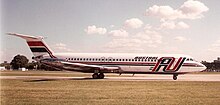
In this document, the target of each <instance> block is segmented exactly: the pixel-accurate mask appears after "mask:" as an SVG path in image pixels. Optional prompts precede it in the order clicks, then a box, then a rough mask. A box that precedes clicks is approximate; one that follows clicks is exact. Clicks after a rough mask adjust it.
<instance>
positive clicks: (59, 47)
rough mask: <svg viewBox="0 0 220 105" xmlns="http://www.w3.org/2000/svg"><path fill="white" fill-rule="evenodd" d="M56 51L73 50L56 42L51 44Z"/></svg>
mask: <svg viewBox="0 0 220 105" xmlns="http://www.w3.org/2000/svg"><path fill="white" fill-rule="evenodd" d="M52 47H53V48H54V49H55V50H56V51H57V52H73V50H72V49H70V48H68V47H67V45H66V44H64V43H57V44H55V45H54V46H52Z"/></svg>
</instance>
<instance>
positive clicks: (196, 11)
mask: <svg viewBox="0 0 220 105" xmlns="http://www.w3.org/2000/svg"><path fill="white" fill-rule="evenodd" d="M208 10H209V8H208V7H207V6H205V5H204V4H203V3H202V2H200V1H195V0H188V1H186V2H184V4H183V5H181V6H180V7H179V8H177V9H173V8H172V7H170V6H157V5H154V6H152V7H149V8H148V9H147V10H146V15H148V16H154V17H158V18H161V19H170V20H174V19H197V18H201V17H203V14H202V13H204V12H207V11H208Z"/></svg>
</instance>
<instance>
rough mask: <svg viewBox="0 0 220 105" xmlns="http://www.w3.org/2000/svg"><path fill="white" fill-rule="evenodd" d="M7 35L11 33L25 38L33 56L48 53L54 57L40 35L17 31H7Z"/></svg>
mask: <svg viewBox="0 0 220 105" xmlns="http://www.w3.org/2000/svg"><path fill="white" fill-rule="evenodd" d="M8 35H13V36H17V37H20V38H22V39H25V40H26V42H27V44H28V46H29V47H30V49H31V52H32V53H33V55H34V57H41V56H42V55H45V54H49V55H50V57H51V58H56V57H55V56H54V55H53V52H52V50H51V49H50V48H49V47H48V46H47V44H46V43H45V42H44V40H43V37H42V36H38V37H36V36H30V35H23V34H17V33H8Z"/></svg>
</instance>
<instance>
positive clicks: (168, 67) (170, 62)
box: [152, 57, 186, 72]
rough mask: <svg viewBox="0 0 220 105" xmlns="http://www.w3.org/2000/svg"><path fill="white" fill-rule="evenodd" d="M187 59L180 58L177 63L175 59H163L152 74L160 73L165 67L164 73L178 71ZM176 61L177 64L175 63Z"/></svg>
mask: <svg viewBox="0 0 220 105" xmlns="http://www.w3.org/2000/svg"><path fill="white" fill-rule="evenodd" d="M185 59H186V58H185V57H180V58H179V59H178V60H177V61H176V59H175V58H174V57H161V58H160V59H159V60H158V62H157V64H156V65H155V66H154V68H153V70H152V72H158V71H159V70H160V68H162V67H163V71H164V72H169V71H170V72H174V71H178V70H179V69H180V67H181V66H182V65H183V62H184V61H185ZM175 61H176V62H175Z"/></svg>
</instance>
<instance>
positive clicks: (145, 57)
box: [134, 56, 158, 60]
mask: <svg viewBox="0 0 220 105" xmlns="http://www.w3.org/2000/svg"><path fill="white" fill-rule="evenodd" d="M157 58H158V57H151V56H136V57H134V59H138V60H157Z"/></svg>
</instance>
